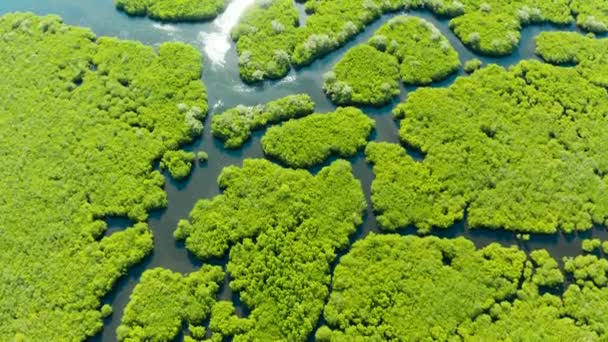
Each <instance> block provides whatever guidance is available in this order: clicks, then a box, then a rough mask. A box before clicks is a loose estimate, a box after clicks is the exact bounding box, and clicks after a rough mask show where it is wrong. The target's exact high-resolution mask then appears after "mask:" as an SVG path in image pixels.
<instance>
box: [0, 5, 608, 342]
mask: <svg viewBox="0 0 608 342" xmlns="http://www.w3.org/2000/svg"><path fill="white" fill-rule="evenodd" d="M239 1H247V0H235V2H239ZM299 10H300V11H299V12H300V15H301V18H302V19H303V20H305V13H304V11H303V9H302V7H301V6H299ZM12 11H30V12H34V13H37V14H42V15H45V14H57V15H59V16H61V17H62V18H63V19H64V21H65V22H66V23H68V24H72V25H79V26H86V27H89V28H91V29H92V30H93V31H94V32H95V33H96V34H97V35H104V36H116V37H120V38H123V39H132V40H139V41H141V42H143V43H145V44H149V45H156V44H159V43H162V42H165V41H182V42H186V43H189V44H192V45H194V46H195V47H197V48H198V49H199V50H201V52H202V53H203V56H204V63H205V71H204V76H203V79H204V81H205V84H206V86H207V90H208V95H209V107H210V111H211V113H210V116H209V117H208V118H207V122H206V125H205V132H204V135H203V138H202V139H199V140H197V141H196V142H194V143H193V144H191V145H190V146H187V147H186V149H188V150H192V151H199V150H204V151H207V152H208V153H209V163H208V164H207V165H204V166H196V168H195V170H194V172H193V173H192V175H191V177H190V178H188V179H187V180H186V181H184V182H175V181H173V180H171V179H170V178H169V177H167V180H168V181H167V184H166V186H165V190H166V192H167V194H168V199H169V206H168V207H167V208H166V209H163V210H159V211H155V212H153V213H152V214H151V218H150V220H149V224H150V227H151V229H152V230H153V231H154V236H155V247H154V252H153V253H152V254H151V255H150V256H149V257H147V258H146V259H145V260H144V261H143V262H142V263H141V264H140V265H138V266H137V267H135V268H133V269H132V270H131V271H130V272H129V274H128V275H127V276H126V277H124V278H122V279H121V280H120V281H119V282H118V283H117V284H116V286H115V288H114V289H113V290H112V291H111V292H110V293H109V294H108V295H107V296H106V297H105V298H104V302H105V303H109V304H111V305H112V306H113V308H114V314H113V315H112V316H111V317H110V318H108V319H106V321H105V322H104V323H105V325H104V329H103V331H102V332H101V333H100V334H99V335H98V336H96V337H95V338H93V340H94V341H114V340H115V336H114V331H115V330H116V327H117V326H118V324H119V322H120V319H121V316H122V312H123V310H124V307H125V305H126V304H127V302H128V298H129V295H130V294H131V292H132V290H133V287H134V286H135V285H136V284H137V281H138V279H139V277H140V276H141V274H142V273H143V271H145V270H146V269H149V268H154V267H165V268H169V269H171V270H173V271H178V272H191V271H193V270H196V269H198V268H199V267H200V265H201V264H202V262H201V261H200V260H197V259H195V258H194V257H192V256H191V255H189V254H188V252H187V251H186V250H185V248H184V246H183V244H181V243H177V242H175V241H174V239H173V236H172V233H173V230H174V229H175V227H176V225H177V222H178V220H179V219H181V218H186V217H187V216H188V213H189V212H190V210H191V209H192V207H193V206H194V203H195V202H196V201H197V200H198V199H200V198H209V197H213V196H215V195H217V194H218V193H219V189H218V187H217V183H216V179H217V177H218V175H219V174H220V172H221V170H222V169H223V168H224V167H225V166H228V165H241V164H242V160H243V159H245V158H262V157H263V153H262V150H261V146H260V143H259V140H260V137H261V136H262V135H263V132H257V133H256V134H255V135H254V137H253V139H251V141H249V142H248V143H247V144H246V145H245V146H244V147H243V148H242V149H240V150H238V151H227V150H225V149H223V147H222V144H221V143H220V142H219V141H217V140H215V139H213V138H212V136H211V134H210V129H209V127H210V117H211V115H213V113H214V112H221V111H222V110H223V109H226V108H230V107H232V106H235V105H237V104H246V105H251V104H257V103H264V102H267V101H269V100H272V99H276V98H279V97H282V96H285V95H289V94H294V93H308V94H310V95H311V96H312V98H313V99H314V100H315V102H316V104H317V110H318V111H319V112H325V111H331V110H333V109H334V108H335V106H333V105H332V104H331V103H330V102H329V101H328V100H327V98H326V97H325V95H324V94H323V92H322V89H321V86H322V82H323V81H322V75H323V74H324V73H325V72H326V71H328V70H329V69H330V68H331V67H332V65H333V64H335V63H336V62H337V61H338V60H339V59H340V58H341V56H342V55H343V54H344V53H345V51H347V49H348V48H350V47H352V46H354V45H356V44H359V43H361V42H364V41H366V40H367V39H368V38H369V37H370V36H371V35H372V34H373V32H374V31H375V30H376V29H377V28H379V27H380V26H381V25H382V24H383V23H384V22H386V20H388V19H389V18H390V16H384V17H383V18H382V19H380V20H378V21H376V22H375V23H374V24H372V25H370V26H369V27H368V28H367V29H366V30H365V31H364V32H363V33H362V34H360V35H359V36H357V37H356V39H354V40H353V41H351V42H350V43H348V44H347V45H346V46H345V47H343V48H341V49H339V50H337V51H335V52H333V53H332V54H330V55H328V56H327V57H325V58H323V59H321V60H318V61H316V62H314V63H313V64H312V65H311V66H309V67H306V68H303V69H301V70H298V71H297V72H296V71H292V72H291V74H290V75H289V76H288V77H286V78H285V79H283V80H281V81H275V82H267V83H265V84H263V85H260V86H253V87H251V86H247V85H245V84H243V83H242V82H241V80H240V79H239V76H238V68H237V57H236V52H235V50H234V46H233V45H228V46H227V47H228V50H227V51H226V52H225V53H226V54H225V56H224V55H223V52H222V51H221V50H222V44H220V43H221V39H220V41H218V40H214V37H215V38H217V36H218V35H220V36H221V34H222V33H225V31H226V28H225V27H224V28H222V27H219V26H218V25H217V24H216V23H217V21H221V22H230V21H231V19H233V18H232V17H229V16H225V17H223V18H219V19H217V21H216V22H211V23H201V24H172V25H161V24H159V23H157V22H154V21H151V20H148V19H146V18H130V17H128V16H126V15H124V14H123V13H121V12H119V11H116V10H115V8H114V5H113V1H112V0H3V1H1V2H0V14H3V13H7V12H12ZM410 14H411V15H417V16H420V17H423V18H425V19H427V20H429V21H431V22H432V23H433V24H435V25H436V26H437V27H438V28H439V29H440V30H441V32H442V33H443V34H444V35H446V36H447V37H448V39H449V40H450V42H451V43H452V44H453V45H454V46H455V48H456V49H457V50H458V52H459V53H460V56H461V59H462V61H463V62H464V61H466V60H468V59H471V58H480V59H481V60H482V61H484V62H485V63H496V64H500V65H502V66H505V67H508V66H510V65H513V64H516V63H518V62H519V61H520V60H522V59H536V58H537V57H536V56H535V55H534V37H535V36H536V35H537V34H538V33H539V32H541V31H544V30H574V29H575V28H574V27H554V26H551V25H537V26H531V27H527V28H526V29H524V31H523V33H522V41H521V43H520V46H519V48H518V50H517V51H516V52H515V53H514V54H513V55H511V56H508V57H505V58H485V57H480V56H477V55H475V54H474V53H472V52H470V51H469V50H467V49H466V48H465V47H464V46H463V45H462V44H461V43H460V41H459V40H458V39H457V38H456V37H455V35H454V34H453V33H452V32H451V31H450V30H449V28H448V23H447V21H445V20H438V19H437V18H435V17H434V16H432V15H431V14H429V13H427V12H412V13H410ZM231 15H232V13H231ZM218 42H219V43H218ZM212 47H213V48H212ZM218 51H219V52H218ZM459 75H462V73H461V74H459ZM459 75H454V76H453V77H451V78H450V79H448V80H446V81H444V82H441V83H440V84H436V85H434V86H436V87H439V86H441V87H444V86H448V85H449V84H451V82H453V81H454V79H455V78H456V77H457V76H459ZM414 90H415V88H407V89H406V88H405V87H404V88H403V89H402V94H401V96H400V98H399V100H395V101H394V102H393V103H392V104H390V105H388V106H385V107H382V108H365V112H366V113H368V114H369V115H370V117H372V118H373V119H374V120H376V131H375V133H374V135H373V139H374V140H376V141H388V142H393V143H398V142H399V137H398V128H399V127H398V122H396V121H395V120H393V117H392V115H391V110H392V108H393V107H394V106H395V105H396V104H397V103H399V102H400V101H403V100H404V99H405V97H406V96H407V93H408V92H411V91H414ZM412 154H413V156H414V157H416V158H422V156H420V155H416V153H415V152H412ZM351 162H352V163H353V169H354V173H355V175H356V176H357V177H358V178H359V179H360V180H361V182H362V184H363V187H364V191H365V194H366V196H367V199H368V201H369V197H370V186H371V182H372V180H373V173H372V171H371V168H370V167H369V166H368V165H367V164H366V162H365V158H364V156H363V153H359V154H357V155H356V156H355V157H353V158H351ZM328 163H329V162H328ZM319 168H320V167H316V168H314V169H313V170H311V171H312V172H315V171H316V170H318V169H319ZM108 223H109V225H110V229H109V230H108V234H111V233H112V232H114V231H116V230H120V229H123V228H124V227H126V226H128V225H129V222H128V221H126V220H123V219H120V218H112V219H109V220H108ZM376 227H377V226H376V221H375V217H374V215H373V212H372V210H371V208H368V209H367V212H366V217H365V222H364V224H363V225H362V226H361V227H359V229H358V231H357V233H356V234H355V236H353V238H352V239H351V240H352V241H354V240H356V239H360V238H362V237H364V236H365V235H366V234H368V233H369V232H371V231H377V228H376ZM411 233H414V231H413V230H406V231H404V232H403V234H411ZM438 235H441V236H449V237H453V236H465V237H467V238H469V239H471V240H473V241H474V242H475V243H476V244H477V245H478V246H480V247H481V246H485V245H487V244H489V243H490V242H494V241H498V242H500V243H503V244H505V245H512V244H520V246H521V247H522V248H525V249H537V248H546V249H548V250H549V251H550V252H551V254H552V255H553V256H554V257H557V258H561V257H562V256H565V255H576V254H579V253H580V240H581V239H582V238H588V237H591V236H595V237H600V238H602V239H606V240H608V234H607V233H606V232H605V229H603V228H602V229H600V228H598V229H595V230H593V231H590V232H586V233H584V234H580V235H568V236H565V235H559V234H556V235H551V236H533V237H532V239H531V241H528V242H526V243H525V244H523V243H521V242H518V240H516V239H515V236H514V234H512V233H507V232H494V231H487V230H473V231H470V230H468V229H466V223H465V222H461V223H459V224H456V225H455V226H454V227H452V228H451V229H448V230H446V231H444V232H439V233H438ZM343 252H344V251H343ZM225 262H226V260H214V261H213V263H216V264H225ZM228 281H229V280H228V279H226V283H225V286H224V287H223V290H222V293H221V297H222V298H223V299H233V300H234V301H235V302H236V304H237V307H238V309H239V314H241V315H246V314H247V310H246V308H245V307H244V306H243V305H241V304H240V302H239V300H238V294H233V293H231V292H230V289H229V288H228V286H227V283H228Z"/></svg>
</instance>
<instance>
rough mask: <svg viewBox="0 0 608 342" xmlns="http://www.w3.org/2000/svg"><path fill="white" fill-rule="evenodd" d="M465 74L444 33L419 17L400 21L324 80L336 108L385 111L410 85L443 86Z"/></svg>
mask: <svg viewBox="0 0 608 342" xmlns="http://www.w3.org/2000/svg"><path fill="white" fill-rule="evenodd" d="M459 68H460V60H459V58H458V53H457V52H456V50H454V48H453V47H452V45H451V44H450V42H449V41H448V40H447V39H446V38H445V37H444V36H443V35H442V34H441V32H439V30H438V29H437V28H436V27H435V26H433V24H431V23H430V22H428V21H425V20H424V19H420V18H416V17H407V16H396V17H394V18H392V19H391V20H389V21H388V22H387V23H386V24H384V25H383V26H382V27H381V28H380V29H379V30H378V31H376V32H375V34H374V36H373V37H372V38H371V39H370V40H369V45H367V44H364V45H360V46H357V47H354V48H352V49H351V50H349V51H348V52H347V53H346V54H345V55H344V57H343V58H342V59H341V60H340V61H339V62H338V63H337V64H336V65H335V66H334V68H333V69H332V71H330V72H329V73H328V74H326V75H325V84H324V86H323V89H324V90H325V92H326V93H327V95H329V97H330V98H331V99H332V101H333V102H334V103H337V104H342V105H345V104H346V105H348V104H362V105H374V106H381V105H384V104H386V103H388V102H390V101H391V100H392V98H393V97H395V96H397V95H399V92H400V91H399V84H398V79H399V75H400V76H401V79H402V80H403V82H404V83H406V84H412V85H427V84H430V83H432V82H436V81H441V80H443V79H445V78H446V77H448V76H449V75H450V74H452V73H454V72H456V71H457V70H458V69H459Z"/></svg>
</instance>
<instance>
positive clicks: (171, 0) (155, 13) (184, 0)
mask: <svg viewBox="0 0 608 342" xmlns="http://www.w3.org/2000/svg"><path fill="white" fill-rule="evenodd" d="M115 5H116V8H117V9H119V10H121V11H124V12H125V13H127V14H128V15H132V16H148V17H150V18H151V19H155V20H160V21H170V22H178V21H205V20H210V19H213V18H215V17H217V16H218V15H219V14H220V13H222V12H223V11H224V9H225V8H226V5H227V0H115Z"/></svg>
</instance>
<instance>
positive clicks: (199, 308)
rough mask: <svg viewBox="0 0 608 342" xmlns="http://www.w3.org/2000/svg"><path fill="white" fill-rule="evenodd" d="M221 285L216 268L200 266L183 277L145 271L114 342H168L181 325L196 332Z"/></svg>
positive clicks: (221, 278) (221, 275)
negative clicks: (116, 341) (185, 324)
mask: <svg viewBox="0 0 608 342" xmlns="http://www.w3.org/2000/svg"><path fill="white" fill-rule="evenodd" d="M223 281H224V272H223V271H222V269H221V267H218V266H203V267H202V268H201V269H200V270H198V271H196V272H193V273H190V274H189V275H186V276H184V275H182V274H180V273H175V272H172V271H170V270H167V269H164V268H155V269H151V270H147V271H145V272H144V274H143V275H142V277H141V279H140V281H139V283H138V284H137V286H135V289H134V290H133V293H132V294H131V297H130V300H129V304H127V307H126V308H125V312H124V315H123V316H122V321H121V325H120V326H119V327H118V329H116V334H117V337H118V340H119V341H133V342H136V341H172V340H173V339H175V337H176V336H177V334H178V333H179V332H180V331H181V328H182V324H183V323H187V324H188V325H189V327H190V328H189V330H191V331H197V330H200V327H201V325H202V323H203V322H204V320H205V319H207V318H209V315H210V314H211V308H212V306H213V304H215V302H216V300H215V297H216V294H217V292H218V290H219V288H220V283H221V282H223ZM203 329H204V328H203ZM195 335H196V334H195ZM203 337H204V334H203Z"/></svg>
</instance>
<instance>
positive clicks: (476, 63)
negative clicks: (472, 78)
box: [464, 58, 483, 74]
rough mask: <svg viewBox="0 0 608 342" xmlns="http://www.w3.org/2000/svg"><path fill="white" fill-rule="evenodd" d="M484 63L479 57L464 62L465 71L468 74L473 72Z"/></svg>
mask: <svg viewBox="0 0 608 342" xmlns="http://www.w3.org/2000/svg"><path fill="white" fill-rule="evenodd" d="M482 65H483V62H482V61H480V60H479V59H477V58H473V59H470V60H468V61H466V62H465V63H464V72H466V73H467V74H472V73H474V72H475V71H476V70H478V69H480V68H481V66H482Z"/></svg>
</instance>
